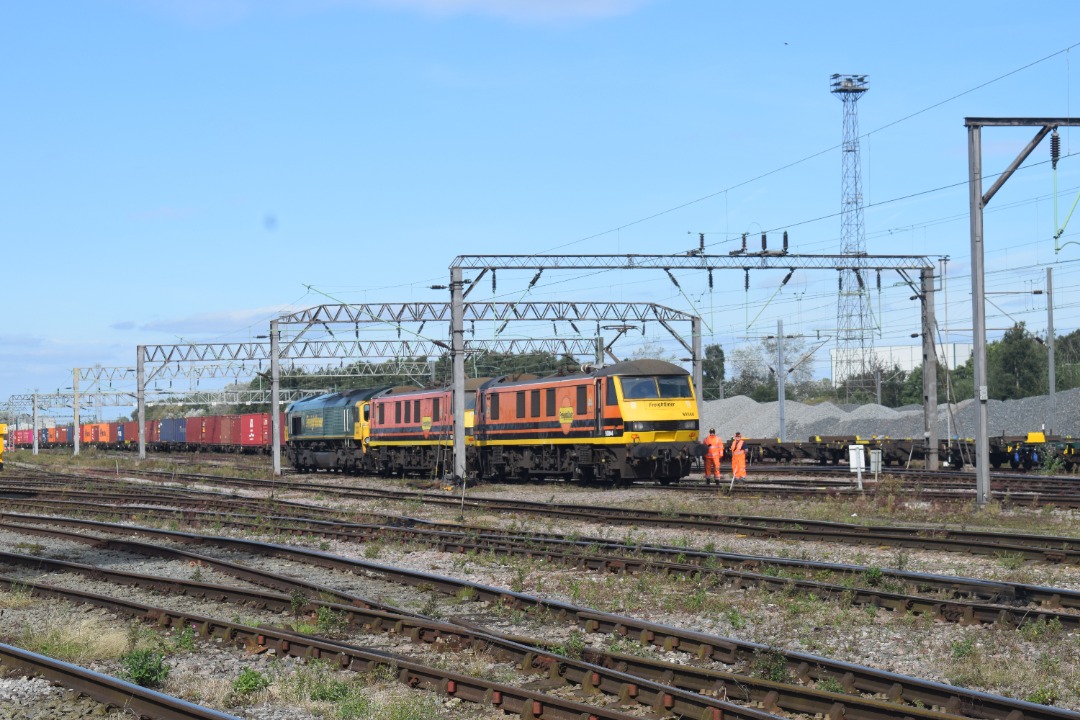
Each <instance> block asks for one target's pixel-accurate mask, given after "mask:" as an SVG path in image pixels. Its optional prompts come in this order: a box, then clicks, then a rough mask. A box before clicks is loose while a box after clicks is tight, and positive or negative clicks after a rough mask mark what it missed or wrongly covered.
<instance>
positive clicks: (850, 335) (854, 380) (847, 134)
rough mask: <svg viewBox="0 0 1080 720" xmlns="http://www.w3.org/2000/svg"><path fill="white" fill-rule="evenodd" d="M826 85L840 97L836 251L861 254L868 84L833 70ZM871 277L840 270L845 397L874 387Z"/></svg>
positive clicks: (837, 373) (840, 379)
mask: <svg viewBox="0 0 1080 720" xmlns="http://www.w3.org/2000/svg"><path fill="white" fill-rule="evenodd" d="M830 87H831V90H832V93H833V95H835V96H836V97H838V98H839V99H840V101H841V102H843V103H844V142H843V146H842V153H841V155H842V157H843V160H842V163H843V183H842V184H843V188H842V191H841V201H840V203H841V204H840V241H841V250H840V251H841V252H842V253H843V254H845V255H865V254H866V228H865V226H864V225H863V197H862V166H861V163H860V161H859V113H858V107H857V105H856V104H857V103H858V102H859V98H861V97H862V96H863V93H865V92H866V91H867V90H869V89H870V88H869V86H868V85H867V82H866V75H833V76H832V78H831V80H830ZM869 281H870V278H869V277H868V274H867V272H865V271H861V270H860V269H858V268H854V269H850V270H841V271H840V278H839V297H838V300H837V309H836V350H835V352H834V355H833V382H834V383H837V384H839V383H843V384H844V387H845V389H846V395H847V399H848V400H851V399H852V397H853V395H856V394H860V393H872V392H873V388H874V378H873V371H874V367H875V363H874V327H875V322H874V314H873V309H872V306H871V303H870V287H869Z"/></svg>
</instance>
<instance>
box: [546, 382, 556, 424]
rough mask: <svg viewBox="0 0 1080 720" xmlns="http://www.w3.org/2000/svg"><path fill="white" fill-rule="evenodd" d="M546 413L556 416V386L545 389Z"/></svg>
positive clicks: (548, 415)
mask: <svg viewBox="0 0 1080 720" xmlns="http://www.w3.org/2000/svg"><path fill="white" fill-rule="evenodd" d="M544 406H545V407H544V415H546V416H547V417H555V388H548V389H547V390H545V391H544Z"/></svg>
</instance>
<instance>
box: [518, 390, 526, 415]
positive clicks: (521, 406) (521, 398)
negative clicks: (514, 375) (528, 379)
mask: <svg viewBox="0 0 1080 720" xmlns="http://www.w3.org/2000/svg"><path fill="white" fill-rule="evenodd" d="M516 399H517V416H518V417H519V418H523V417H525V391H524V390H522V391H521V392H519V393H517V398H516Z"/></svg>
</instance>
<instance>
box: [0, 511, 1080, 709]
mask: <svg viewBox="0 0 1080 720" xmlns="http://www.w3.org/2000/svg"><path fill="white" fill-rule="evenodd" d="M3 517H11V518H12V519H14V518H15V517H16V516H6V515H0V518H3ZM21 519H22V520H23V521H24V522H36V523H46V524H56V525H61V526H63V525H71V526H76V527H86V528H93V529H96V530H99V531H104V532H110V533H123V534H127V535H130V534H140V535H146V536H149V537H156V538H163V539H169V540H171V541H173V542H180V543H185V544H196V545H197V544H208V545H213V546H216V547H222V548H232V549H238V550H240V551H242V552H249V553H257V554H260V555H265V556H272V557H283V558H288V559H291V560H296V561H300V562H305V563H308V564H312V565H317V566H320V567H325V568H329V569H333V570H339V571H344V572H349V573H362V574H366V575H373V576H376V577H380V578H384V579H387V580H388V581H390V582H396V583H399V584H404V585H413V586H420V587H424V588H426V589H431V590H436V591H438V592H441V593H443V594H445V595H455V596H456V595H458V593H460V592H462V591H463V589H466V588H467V589H468V590H467V591H468V592H469V593H474V594H475V597H476V598H477V599H479V600H482V601H487V602H490V603H493V604H496V605H502V606H503V607H506V608H507V609H510V610H514V609H518V610H523V611H540V612H544V613H546V614H554V615H555V616H556V617H562V618H566V619H568V620H569V619H572V620H574V621H575V622H576V623H577V624H578V625H579V626H581V627H583V628H584V630H585V631H586V632H599V633H605V634H610V635H615V636H620V637H628V636H632V637H634V638H636V639H637V640H638V641H639V642H641V643H643V644H651V645H656V646H659V647H663V648H664V649H666V650H676V649H677V650H680V651H682V652H687V653H690V654H691V655H697V656H698V657H700V658H702V659H711V660H715V661H718V662H722V663H726V664H733V663H735V662H741V661H745V662H752V660H753V658H754V657H756V656H757V655H760V654H762V653H772V654H775V655H777V656H782V657H783V658H784V660H785V662H786V664H787V668H788V672H789V673H790V674H791V676H793V677H795V678H797V679H798V680H799V681H800V682H806V683H808V682H815V681H816V682H821V681H828V682H830V683H831V682H839V683H840V684H841V686H842V687H844V688H846V689H848V690H849V691H859V692H865V693H870V694H880V695H883V696H885V697H895V698H899V699H903V700H904V701H905V702H911V703H914V702H916V701H918V702H922V703H923V704H924V705H926V706H930V707H938V708H943V709H944V710H946V711H947V712H950V713H953V714H963V715H965V716H969V717H974V718H985V719H987V720H990V719H991V718H994V719H998V718H1003V717H1011V718H1013V720H1023V719H1031V720H1036V719H1046V720H1049V719H1050V718H1059V719H1063V718H1069V720H1080V713H1077V712H1073V711H1071V710H1066V709H1062V708H1055V707H1052V706H1046V705H1038V704H1035V703H1030V702H1026V701H1023V700H1017V699H1013V698H1005V697H1001V696H996V695H992V694H989V693H983V692H979V691H975V690H970V689H967V688H958V687H955V686H950V685H945V684H943V683H938V682H934V681H931V680H924V679H920V678H914V677H910V676H904V675H900V674H897V673H891V672H886V671H882V670H876V669H874V668H868V667H865V666H861V665H857V664H855V663H848V662H844V661H841V660H833V659H830V658H825V657H821V656H817V655H812V654H809V653H801V652H796V651H783V650H779V649H777V648H772V647H769V646H766V645H762V644H761V643H753V642H748V641H743V640H738V639H734V638H726V637H721V636H716V635H709V634H707V633H700V632H696V631H692V630H685V629H680V628H674V627H671V626H667V625H663V624H660V623H654V622H649V621H644V620H639V619H636V618H631V617H627V616H623V615H617V614H613V613H604V612H599V611H596V610H592V609H590V608H583V607H579V606H575V605H573V604H571V603H565V602H561V601H557V600H547V599H543V598H538V597H535V596H531V595H527V594H524V593H518V592H514V591H511V590H508V589H505V588H498V587H492V586H489V585H484V584H481V583H474V582H470V581H466V580H458V579H454V578H448V577H445V576H440V575H434V574H431V573H423V572H419V571H414V570H407V569H402V568H395V567H391V566H387V565H381V564H379V563H372V562H368V561H364V560H358V559H348V558H341V557H337V556H334V555H330V554H328V553H323V552H319V551H314V550H306V549H301V548H294V547H288V546H283V545H278V544H273V543H258V542H255V541H251V540H241V539H236V538H228V537H220V536H202V535H195V534H192V533H183V532H176V531H168V530H158V529H153V528H145V527H137V526H130V525H113V524H109V523H99V522H95V521H89V520H73V519H68V518H52V517H38V518H31V517H28V516H21Z"/></svg>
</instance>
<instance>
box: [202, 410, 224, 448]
mask: <svg viewBox="0 0 1080 720" xmlns="http://www.w3.org/2000/svg"><path fill="white" fill-rule="evenodd" d="M219 425H221V416H220V415H207V416H206V417H204V418H203V444H204V445H217V444H218V426H219Z"/></svg>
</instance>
